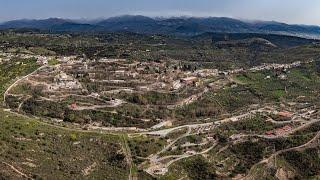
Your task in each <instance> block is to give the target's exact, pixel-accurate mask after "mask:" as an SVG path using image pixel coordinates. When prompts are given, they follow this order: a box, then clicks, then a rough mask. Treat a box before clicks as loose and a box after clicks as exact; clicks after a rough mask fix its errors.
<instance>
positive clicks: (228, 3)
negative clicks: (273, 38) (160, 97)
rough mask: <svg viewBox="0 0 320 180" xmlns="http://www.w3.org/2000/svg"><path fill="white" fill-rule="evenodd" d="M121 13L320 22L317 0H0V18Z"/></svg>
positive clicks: (66, 16)
mask: <svg viewBox="0 0 320 180" xmlns="http://www.w3.org/2000/svg"><path fill="white" fill-rule="evenodd" d="M123 14H140V15H148V16H181V15H186V16H227V17H234V18H240V19H250V20H276V21H282V22H287V23H296V24H316V25H320V0H0V21H6V20H12V19H22V18H27V19H30V18H34V19H42V18H48V17H61V18H76V19H78V18H89V19H92V18H102V17H110V16H117V15H123Z"/></svg>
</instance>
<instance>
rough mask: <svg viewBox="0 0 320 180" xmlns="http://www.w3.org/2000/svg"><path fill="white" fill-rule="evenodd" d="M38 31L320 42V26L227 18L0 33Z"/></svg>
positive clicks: (46, 24) (117, 20)
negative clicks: (243, 36)
mask: <svg viewBox="0 0 320 180" xmlns="http://www.w3.org/2000/svg"><path fill="white" fill-rule="evenodd" d="M22 28H23V29H25V28H27V29H38V30H42V31H50V32H122V31H125V32H134V33H142V34H170V35H199V34H202V33H207V32H223V33H268V34H285V35H294V36H302V37H309V38H320V26H311V25H291V24H285V23H280V22H275V21H242V20H238V19H232V18H226V17H207V18H198V17H171V18H151V17H146V16H131V15H125V16H118V17H112V18H108V19H102V20H92V21H89V20H70V19H59V18H49V19H43V20H29V19H22V20H14V21H8V22H4V23H1V24H0V29H2V30H4V29H22Z"/></svg>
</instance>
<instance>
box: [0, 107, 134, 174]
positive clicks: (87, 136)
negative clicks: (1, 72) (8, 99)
mask: <svg viewBox="0 0 320 180" xmlns="http://www.w3.org/2000/svg"><path fill="white" fill-rule="evenodd" d="M0 115H1V117H2V118H1V119H0V123H1V126H0V144H1V147H2V148H1V151H0V161H1V163H3V162H5V163H8V164H10V165H12V166H14V167H15V168H18V169H20V170H21V171H22V172H23V173H25V174H26V175H27V176H29V177H30V178H37V179H41V178H43V179H65V178H68V179H77V178H82V177H85V176H86V177H87V178H89V179H101V178H108V179H126V178H127V176H128V172H129V170H128V165H127V163H126V160H125V156H126V155H125V154H124V152H123V151H122V149H123V144H121V143H119V142H121V141H119V139H120V137H119V136H116V135H101V134H97V133H85V132H80V131H76V130H71V129H70V130H68V129H63V128H58V127H53V126H51V125H46V124H45V123H41V122H38V121H36V120H33V119H29V118H25V117H21V116H16V115H14V114H11V113H5V112H3V111H2V110H1V111H0ZM92 164H95V165H94V166H92V170H88V172H87V173H88V174H87V173H86V172H85V171H84V170H85V169H87V168H88V167H89V166H90V165H92ZM1 167H3V166H2V165H1ZM3 168H4V167H3ZM6 168H8V167H6ZM3 173H4V174H3ZM10 173H11V172H10V171H9V170H8V171H6V172H1V173H0V177H2V178H5V177H13V176H14V172H13V174H10Z"/></svg>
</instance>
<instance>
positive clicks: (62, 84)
mask: <svg viewBox="0 0 320 180" xmlns="http://www.w3.org/2000/svg"><path fill="white" fill-rule="evenodd" d="M81 88H82V85H81V83H79V82H78V81H77V80H76V79H74V78H73V77H72V76H69V75H67V74H66V73H64V72H60V73H59V74H58V75H56V76H55V77H54V84H52V85H51V86H50V87H49V90H59V89H81Z"/></svg>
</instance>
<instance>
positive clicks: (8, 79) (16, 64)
mask: <svg viewBox="0 0 320 180" xmlns="http://www.w3.org/2000/svg"><path fill="white" fill-rule="evenodd" d="M37 68H38V65H37V64H36V59H33V58H32V59H11V61H10V62H4V63H3V64H0V94H3V93H4V92H5V90H6V88H8V87H9V85H10V83H13V81H14V80H15V79H16V78H18V77H22V76H25V75H27V74H30V73H31V72H33V71H34V70H36V69H37ZM0 100H3V97H2V96H1V97H0Z"/></svg>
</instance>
